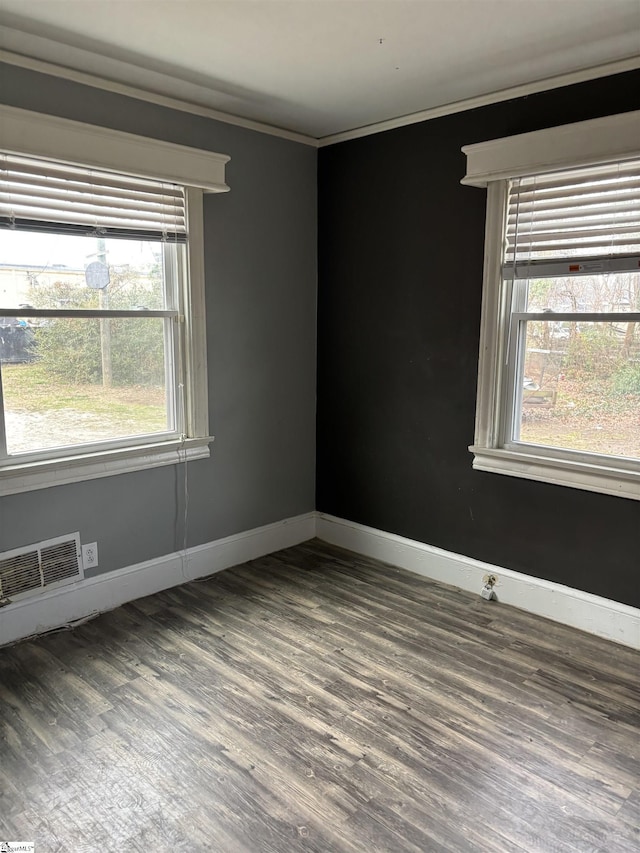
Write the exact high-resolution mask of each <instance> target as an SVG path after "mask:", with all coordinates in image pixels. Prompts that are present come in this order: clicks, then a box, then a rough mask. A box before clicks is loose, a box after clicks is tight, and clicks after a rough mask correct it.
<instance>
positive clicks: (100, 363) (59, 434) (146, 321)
mask: <svg viewBox="0 0 640 853" xmlns="http://www.w3.org/2000/svg"><path fill="white" fill-rule="evenodd" d="M170 323H171V321H170V320H164V319H162V318H155V317H140V318H137V317H135V318H112V319H108V320H98V319H90V320H87V319H72V318H64V319H53V320H50V319H47V320H40V322H39V324H38V325H35V324H29V325H27V324H25V325H23V326H21V327H19V330H18V328H17V327H11V328H10V329H9V330H8V331H7V329H4V327H0V362H1V363H2V387H3V393H4V407H5V421H6V431H7V449H8V452H9V453H24V452H31V451H36V450H43V449H45V448H51V447H66V446H69V445H74V444H83V443H87V442H96V441H103V440H108V439H117V438H124V437H127V436H135V435H146V434H150V433H158V432H166V431H167V430H171V429H173V415H172V413H171V411H170V407H168V405H167V400H168V399H172V392H171V389H170V388H167V380H166V368H165V361H166V359H165V325H166V328H167V330H169V328H170ZM3 329H4V331H3ZM7 341H9V342H10V343H7Z"/></svg>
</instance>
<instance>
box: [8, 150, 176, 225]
mask: <svg viewBox="0 0 640 853" xmlns="http://www.w3.org/2000/svg"><path fill="white" fill-rule="evenodd" d="M0 216H2V217H3V218H8V219H9V221H10V224H15V225H16V227H20V228H28V227H29V223H30V222H31V223H33V226H34V228H36V227H37V228H38V229H42V228H47V229H50V230H55V223H61V225H62V224H66V225H68V226H80V227H85V226H88V225H93V226H94V227H95V228H96V230H97V231H101V230H107V231H108V230H110V229H111V230H116V231H122V232H131V234H130V235H125V236H134V235H135V233H136V232H140V234H141V237H140V239H162V237H163V236H164V235H165V234H172V235H176V234H181V235H184V234H186V214H185V203H184V189H183V188H182V187H178V186H175V185H171V184H166V183H161V182H159V181H158V182H154V181H149V180H147V179H143V178H135V177H130V176H127V175H112V174H110V173H107V172H101V171H96V170H87V169H79V168H78V169H76V168H73V167H69V166H66V165H65V164H56V163H49V162H47V161H43V160H35V159H34V160H31V159H29V158H17V157H13V156H11V155H2V156H0ZM17 220H19V221H20V222H19V225H17V224H16V221H17ZM3 224H4V223H3ZM150 234H151V235H152V236H151V237H150V236H149V235H150ZM143 235H144V236H143Z"/></svg>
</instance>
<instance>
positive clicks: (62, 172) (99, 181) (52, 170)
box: [0, 155, 182, 198]
mask: <svg viewBox="0 0 640 853" xmlns="http://www.w3.org/2000/svg"><path fill="white" fill-rule="evenodd" d="M0 170H2V171H3V172H7V173H8V174H10V175H14V174H15V176H16V177H15V178H12V180H16V181H17V180H18V178H17V175H33V176H35V177H36V183H42V181H38V180H37V178H38V177H39V178H45V179H46V180H47V181H49V180H55V181H65V182H76V183H80V184H84V185H89V186H94V187H101V186H104V187H110V188H111V187H112V188H119V189H124V190H127V191H130V192H140V193H152V194H155V193H159V192H160V193H164V194H167V193H171V194H172V195H175V196H176V197H177V198H180V197H181V196H182V189H181V187H176V186H174V185H173V184H167V183H163V182H162V181H150V180H149V179H148V178H135V177H132V176H129V175H119V174H115V173H111V172H102V171H100V170H91V169H80V168H76V169H74V168H72V167H70V166H65V165H64V164H60V163H54V162H48V161H44V160H30V159H27V158H18V157H13V156H10V155H3V157H2V162H1V163H0Z"/></svg>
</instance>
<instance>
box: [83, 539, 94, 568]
mask: <svg viewBox="0 0 640 853" xmlns="http://www.w3.org/2000/svg"><path fill="white" fill-rule="evenodd" d="M82 562H83V564H84V567H85V569H96V568H97V567H98V543H97V542H90V543H89V544H88V545H83V546H82Z"/></svg>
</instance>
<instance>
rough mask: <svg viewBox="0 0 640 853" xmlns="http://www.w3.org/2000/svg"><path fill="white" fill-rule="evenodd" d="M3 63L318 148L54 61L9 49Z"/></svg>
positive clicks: (0, 53) (308, 140) (1, 54)
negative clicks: (24, 54)
mask: <svg viewBox="0 0 640 853" xmlns="http://www.w3.org/2000/svg"><path fill="white" fill-rule="evenodd" d="M0 62H6V63H7V64H8V65H16V66H18V67H19V68H27V69H28V70H29V71H38V72H39V73H40V74H48V75H50V76H52V77H59V78H61V79H63V80H71V81H72V82H73V83H81V84H83V85H84V86H92V87H93V88H94V89H102V90H103V91H106V92H113V93H115V94H118V95H125V96H126V97H128V98H136V99H137V100H139V101H147V102H148V103H151V104H157V105H158V106H161V107H168V108H169V109H171V110H180V111H181V112H184V113H191V114H192V115H197V116H203V117H204V118H211V119H214V120H215V121H220V122H223V123H224V124H232V125H234V126H236V127H242V128H244V129H245V130H255V131H257V132H258V133H266V134H267V135H269V136H277V137H279V138H280V139H288V140H289V141H290V142H300V143H302V144H303V145H309V146H311V147H312V148H317V146H318V140H317V139H314V137H312V136H307V135H306V134H304V133H296V132H295V131H293V130H286V129H284V128H281V127H275V126H273V125H270V124H265V123H263V122H260V121H254V120H253V119H248V118H241V117H240V116H235V115H231V114H230V113H225V112H221V111H220V110H214V109H213V108H212V107H206V106H203V105H202V104H196V103H192V102H191V101H184V100H181V99H180V98H173V97H171V96H169V95H162V94H159V93H158V92H150V91H148V90H147V89H141V88H139V87H137V86H130V85H129V84H127V83H118V82H117V81H115V80H108V79H107V78H105V77H99V76H98V75H96V74H89V73H87V72H85V71H77V70H76V69H75V68H66V67H65V66H62V65H57V64H55V63H53V62H46V61H45V60H43V59H36V58H35V57H32V56H23V55H22V54H20V53H13V52H12V51H10V50H1V49H0Z"/></svg>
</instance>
